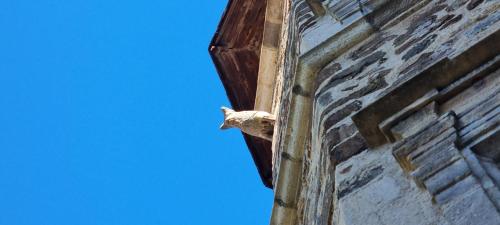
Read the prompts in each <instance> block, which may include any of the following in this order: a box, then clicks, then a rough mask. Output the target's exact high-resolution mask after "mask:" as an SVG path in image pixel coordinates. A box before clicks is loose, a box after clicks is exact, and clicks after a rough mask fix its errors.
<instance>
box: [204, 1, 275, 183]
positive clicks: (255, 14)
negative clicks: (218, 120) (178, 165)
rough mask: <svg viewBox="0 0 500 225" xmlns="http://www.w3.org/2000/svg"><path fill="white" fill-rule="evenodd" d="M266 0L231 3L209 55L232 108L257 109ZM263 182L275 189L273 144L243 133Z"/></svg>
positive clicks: (238, 109)
mask: <svg viewBox="0 0 500 225" xmlns="http://www.w3.org/2000/svg"><path fill="white" fill-rule="evenodd" d="M266 2H267V1H266V0H229V3H228V6H227V7H226V10H225V12H224V14H223V16H222V19H221V21H220V23H219V26H218V28H217V31H216V33H215V35H214V37H213V39H212V41H211V43H210V47H209V52H210V55H211V57H212V60H213V62H214V64H215V67H216V69H217V72H218V74H219V77H220V79H221V81H222V84H223V85H224V88H225V90H226V94H227V96H228V98H229V101H230V102H231V105H232V107H233V108H234V109H235V110H237V111H241V110H254V103H255V97H256V91H257V80H258V73H259V60H260V51H261V46H262V39H263V32H264V21H265V11H266ZM243 136H244V139H245V141H246V143H247V146H248V148H249V150H250V152H251V154H252V157H253V160H254V162H255V165H256V166H257V170H258V171H259V174H260V177H261V179H262V182H263V183H264V185H265V186H266V187H269V188H272V151H271V142H269V141H266V140H263V139H260V138H256V137H252V136H249V135H246V134H243Z"/></svg>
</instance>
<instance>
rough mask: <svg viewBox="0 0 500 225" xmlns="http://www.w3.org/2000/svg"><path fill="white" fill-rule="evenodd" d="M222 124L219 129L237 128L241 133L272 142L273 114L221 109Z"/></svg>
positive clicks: (274, 118)
mask: <svg viewBox="0 0 500 225" xmlns="http://www.w3.org/2000/svg"><path fill="white" fill-rule="evenodd" d="M221 109H222V112H223V113H224V123H222V125H221V126H220V129H223V130H224V129H229V128H239V129H241V131H242V132H243V133H246V134H249V135H251V136H255V137H260V138H263V139H265V140H269V141H272V139H273V131H274V122H275V121H276V117H275V116H274V115H273V114H270V113H267V112H262V111H240V112H236V111H234V110H232V109H229V108H226V107H222V108H221Z"/></svg>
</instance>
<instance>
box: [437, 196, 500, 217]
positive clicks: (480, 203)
mask: <svg viewBox="0 0 500 225" xmlns="http://www.w3.org/2000/svg"><path fill="white" fill-rule="evenodd" d="M442 209H443V212H444V215H445V217H446V219H447V220H448V221H450V223H451V224H453V225H470V224H481V225H483V224H484V225H498V221H500V216H499V214H498V212H497V211H496V209H495V206H493V204H492V203H491V201H490V200H489V199H488V197H487V196H486V195H485V194H484V192H483V191H482V189H481V188H472V190H471V191H469V192H467V193H466V194H464V195H462V197H461V198H456V199H454V200H453V201H450V202H448V203H447V204H445V205H444V206H443V207H442Z"/></svg>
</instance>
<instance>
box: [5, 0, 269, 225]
mask: <svg viewBox="0 0 500 225" xmlns="http://www.w3.org/2000/svg"><path fill="white" fill-rule="evenodd" d="M226 3H227V1H226V0H192V1H173V0H150V1H127V0H120V1H118V0H0V31H1V32H0V33H1V35H0V212H1V213H0V225H80V224H81V225H94V224H95V225H114V224H116V225H128V224H130V225H153V224H154V225H156V224H165V225H195V224H196V225H198V224H214V225H225V224H231V225H235V224H242V225H245V224H252V225H257V224H268V222H269V216H270V211H271V206H272V191H271V190H269V189H266V188H265V187H264V185H263V184H262V183H261V181H260V178H259V176H258V173H257V171H256V168H255V166H254V164H253V161H252V159H251V156H250V154H249V152H248V150H247V149H246V146H245V144H244V142H243V138H242V137H241V135H240V134H239V132H238V131H236V130H230V131H226V132H221V131H219V130H218V126H219V124H220V122H221V120H222V115H221V112H220V111H219V107H220V106H221V105H228V104H229V103H228V101H227V98H226V96H225V92H224V90H223V87H222V85H221V83H220V81H219V80H218V76H217V74H216V72H215V69H214V67H213V65H212V62H211V61H210V58H209V55H208V52H207V48H208V43H209V41H210V39H211V37H212V35H213V33H214V32H215V29H216V26H217V23H218V21H219V19H220V16H221V14H222V11H223V9H224V7H225V5H226Z"/></svg>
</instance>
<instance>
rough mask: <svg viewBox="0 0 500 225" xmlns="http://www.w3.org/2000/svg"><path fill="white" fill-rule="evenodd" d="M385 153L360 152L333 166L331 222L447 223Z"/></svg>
mask: <svg viewBox="0 0 500 225" xmlns="http://www.w3.org/2000/svg"><path fill="white" fill-rule="evenodd" d="M388 153H389V152H388V151H383V150H382V151H364V152H362V153H361V154H359V155H356V156H354V157H351V158H350V159H349V160H347V161H345V162H343V163H341V164H339V165H338V166H337V169H336V173H335V180H336V184H337V186H336V193H337V194H336V195H335V196H336V197H337V198H336V199H335V202H336V209H335V212H334V216H333V223H331V224H345V225H365V224H374V225H375V224H377V225H380V224H405V225H431V224H440V225H441V224H443V225H445V224H448V223H447V221H446V220H445V219H444V217H443V216H442V214H440V212H439V210H437V209H436V208H435V206H434V205H432V204H431V203H430V202H431V199H430V197H429V195H427V194H426V193H424V192H422V191H420V190H419V189H418V188H417V187H416V186H415V184H414V183H413V182H411V181H410V180H408V179H407V178H406V177H405V176H404V175H403V171H402V170H401V168H399V166H398V164H397V162H396V161H395V160H394V158H393V157H392V156H391V155H390V154H388ZM346 184H348V185H346ZM354 184H357V185H354ZM346 187H349V188H346ZM339 197H341V198H339Z"/></svg>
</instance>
